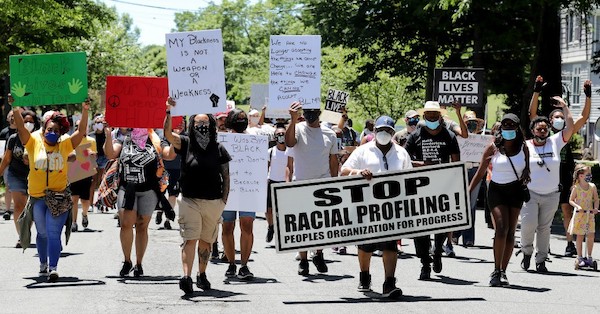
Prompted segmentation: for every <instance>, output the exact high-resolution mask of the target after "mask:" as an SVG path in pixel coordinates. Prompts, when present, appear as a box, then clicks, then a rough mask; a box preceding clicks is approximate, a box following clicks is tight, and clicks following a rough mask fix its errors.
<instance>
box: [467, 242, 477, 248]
mask: <svg viewBox="0 0 600 314" xmlns="http://www.w3.org/2000/svg"><path fill="white" fill-rule="evenodd" d="M474 245H475V243H473V241H467V243H465V246H466V247H473V246H474Z"/></svg>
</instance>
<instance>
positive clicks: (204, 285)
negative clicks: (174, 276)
mask: <svg viewBox="0 0 600 314" xmlns="http://www.w3.org/2000/svg"><path fill="white" fill-rule="evenodd" d="M190 281H191V278H190ZM196 287H198V288H199V289H202V290H204V291H206V290H210V282H209V281H208V279H206V273H202V274H199V275H198V276H196Z"/></svg>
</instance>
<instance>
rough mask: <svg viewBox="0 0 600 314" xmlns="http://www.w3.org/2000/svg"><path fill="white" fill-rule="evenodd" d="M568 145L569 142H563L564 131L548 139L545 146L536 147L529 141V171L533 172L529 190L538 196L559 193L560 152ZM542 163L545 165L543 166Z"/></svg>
mask: <svg viewBox="0 0 600 314" xmlns="http://www.w3.org/2000/svg"><path fill="white" fill-rule="evenodd" d="M566 144H567V142H565V141H564V140H563V131H560V132H558V133H556V134H554V135H552V136H550V137H548V139H546V143H545V144H544V145H543V146H535V145H534V144H533V140H528V141H527V147H528V148H529V169H530V170H531V182H530V183H529V184H528V185H527V186H528V187H529V190H531V191H533V192H535V193H538V194H550V193H553V192H557V191H558V183H559V182H560V150H561V149H562V148H563V147H564V146H565V145H566ZM542 161H543V162H544V164H541V162H542ZM538 162H539V163H540V164H541V165H540V164H538ZM563 188H568V187H563Z"/></svg>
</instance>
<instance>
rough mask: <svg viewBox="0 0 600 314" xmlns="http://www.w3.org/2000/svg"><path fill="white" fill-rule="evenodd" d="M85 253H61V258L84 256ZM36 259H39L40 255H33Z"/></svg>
mask: <svg viewBox="0 0 600 314" xmlns="http://www.w3.org/2000/svg"><path fill="white" fill-rule="evenodd" d="M82 254H83V253H69V252H61V253H60V257H62V258H64V257H69V256H76V255H82ZM33 256H34V257H39V255H37V254H35V255H33Z"/></svg>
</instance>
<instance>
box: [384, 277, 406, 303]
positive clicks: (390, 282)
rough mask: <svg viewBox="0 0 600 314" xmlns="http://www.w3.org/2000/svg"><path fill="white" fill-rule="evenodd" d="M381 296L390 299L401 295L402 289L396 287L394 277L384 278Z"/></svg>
mask: <svg viewBox="0 0 600 314" xmlns="http://www.w3.org/2000/svg"><path fill="white" fill-rule="evenodd" d="M381 296H382V297H384V298H390V299H395V298H399V297H401V296H402V290H401V289H400V288H398V287H396V278H395V277H389V278H386V279H385V282H384V283H383V294H382V295H381Z"/></svg>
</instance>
